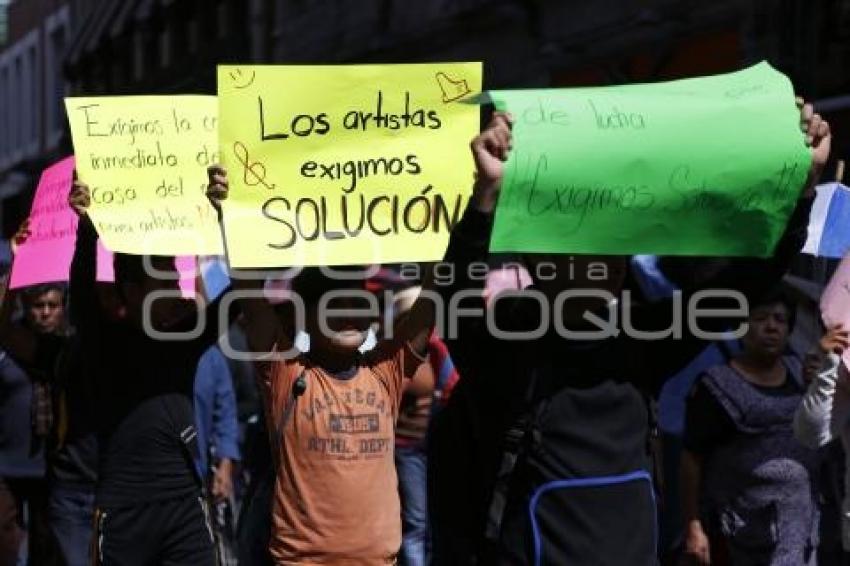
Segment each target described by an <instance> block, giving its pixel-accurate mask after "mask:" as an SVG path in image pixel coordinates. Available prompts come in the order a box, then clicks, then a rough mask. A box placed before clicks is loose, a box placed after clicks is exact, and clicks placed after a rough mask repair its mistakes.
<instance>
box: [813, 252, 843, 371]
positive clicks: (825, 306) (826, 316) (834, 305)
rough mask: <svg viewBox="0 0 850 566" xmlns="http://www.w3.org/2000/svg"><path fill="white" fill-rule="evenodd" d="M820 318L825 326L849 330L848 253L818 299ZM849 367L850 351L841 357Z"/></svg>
mask: <svg viewBox="0 0 850 566" xmlns="http://www.w3.org/2000/svg"><path fill="white" fill-rule="evenodd" d="M820 310H821V316H822V317H823V323H824V324H825V325H826V326H833V325H835V324H842V325H843V326H844V328H845V329H847V330H850V253H848V254H847V255H845V256H844V258H843V259H842V260H841V263H839V264H838V269H836V270H835V273H834V274H833V276H832V279H830V280H829V283H828V284H827V286H826V288H825V289H824V290H823V294H822V295H821V299H820ZM842 359H843V360H844V364H845V365H847V366H848V367H850V349H848V350H845V351H844V355H843V356H842Z"/></svg>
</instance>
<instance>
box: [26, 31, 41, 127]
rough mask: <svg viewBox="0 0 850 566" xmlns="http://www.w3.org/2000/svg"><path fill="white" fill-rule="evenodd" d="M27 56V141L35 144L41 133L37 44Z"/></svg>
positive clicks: (32, 46)
mask: <svg viewBox="0 0 850 566" xmlns="http://www.w3.org/2000/svg"><path fill="white" fill-rule="evenodd" d="M27 57H28V58H29V64H28V65H27V66H28V68H29V69H28V70H29V93H28V95H29V111H30V112H29V116H28V122H29V123H28V124H27V130H28V131H27V136H26V137H27V143H28V144H33V143H38V141H39V135H38V133H39V132H38V122H39V120H38V118H39V115H40V114H41V104H40V103H41V96H40V94H41V93H40V92H39V91H40V90H41V89H40V88H39V79H40V75H39V72H38V71H39V65H38V55H37V53H36V46H35V45H31V46H30V48H29V50H28V52H27Z"/></svg>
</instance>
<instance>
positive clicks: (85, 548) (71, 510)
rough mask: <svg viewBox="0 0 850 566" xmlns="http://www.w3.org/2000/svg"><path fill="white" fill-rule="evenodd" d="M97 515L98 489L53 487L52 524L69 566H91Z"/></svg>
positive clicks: (50, 512)
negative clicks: (93, 532)
mask: <svg viewBox="0 0 850 566" xmlns="http://www.w3.org/2000/svg"><path fill="white" fill-rule="evenodd" d="M93 515H94V487H92V488H91V489H85V488H81V487H69V486H59V485H54V486H52V487H51V489H50V501H49V503H48V522H49V524H50V530H51V531H53V536H54V537H55V539H56V542H57V544H58V546H59V551H60V553H61V554H62V557H63V558H64V560H65V564H66V565H67V566H88V565H90V564H91V556H90V549H91V548H90V547H91V537H92V517H93Z"/></svg>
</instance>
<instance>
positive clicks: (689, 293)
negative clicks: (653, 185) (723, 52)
mask: <svg viewBox="0 0 850 566" xmlns="http://www.w3.org/2000/svg"><path fill="white" fill-rule="evenodd" d="M800 128H801V130H802V132H803V136H804V138H805V143H806V144H807V145H808V146H809V147H810V148H811V155H812V157H811V165H810V168H809V173H808V176H807V178H806V182H805V183H804V185H803V186H802V187H801V188H800V191H801V192H800V198H799V199H798V201H797V205H796V207H795V208H794V211H793V212H792V214H791V217H790V218H789V220H788V224H787V225H786V227H785V231H784V232H783V234H782V237H781V238H780V239H779V242H778V243H777V245H776V248H775V250H774V254H773V256H772V257H769V258H732V259H729V260H728V261H726V262H724V264H723V267H722V268H721V269H718V270H713V272H712V273H710V274H709V275H708V276H707V277H705V278H703V279H701V280H695V281H690V282H688V283H687V284H685V285H684V286H683V288H682V304H683V305H685V306H687V305H688V304H689V302H690V300H691V298H692V297H693V296H694V295H695V294H696V293H698V292H701V291H715V290H716V291H719V292H723V293H728V295H727V296H726V297H716V296H715V297H711V298H705V299H704V300H701V301H699V303H698V306H699V308H701V309H713V310H714V311H715V312H717V313H721V312H722V311H723V310H724V309H731V310H732V311H734V310H736V309H738V308H740V302H739V301H737V300H734V298H733V297H732V296H731V293H732V292H735V293H739V294H740V295H743V297H744V298H745V299H746V300H747V302H748V303H749V302H750V301H752V300H753V299H756V298H758V297H759V296H761V295H763V294H764V293H766V292H767V291H769V290H770V289H771V288H773V287H775V286H776V285H778V284H779V283H780V281H781V279H782V277H783V275H784V274H785V273H786V272H787V271H788V268H789V266H790V265H791V262H792V260H793V259H794V257H795V256H796V255H797V253H799V251H800V249H801V248H802V246H803V243H804V242H805V240H806V235H807V229H808V223H809V212H810V210H811V207H812V201H813V199H812V195H813V194H814V187H815V186H816V185H817V182H818V180H819V179H820V175H821V173H822V172H823V168H824V165H825V164H826V162H827V160H828V159H829V151H830V146H831V139H832V134H831V132H830V128H829V124H828V123H827V122H826V121H825V120H823V119H822V118H821V117H820V115H818V114H816V113H814V112H813V110H812V106H811V105H810V104H805V105H802V108H801V110H800ZM709 261H716V260H709ZM674 307H675V305H674V303H673V301H672V300H668V301H662V302H660V303H657V304H654V305H652V306H651V307H649V308H644V309H642V310H640V311H638V312H637V313H636V316H635V320H636V321H637V324H636V325H635V327H636V328H640V329H642V330H650V331H651V330H659V329H666V328H669V326H670V322H671V319H672V317H673V316H674V313H673V311H674ZM739 322H740V317H738V318H735V316H734V315H729V314H726V315H725V316H718V317H711V318H700V320H699V329H700V330H702V331H703V333H704V332H709V333H720V332H723V331H724V330H728V329H731V328H732V327H733V326H734V325H736V324H737V323H739ZM683 326H684V328H683V336H682V337H681V338H671V339H669V340H654V341H647V342H642V343H641V344H640V348H641V350H642V352H643V354H645V355H643V356H642V359H644V360H646V364H645V366H644V369H645V371H644V372H643V375H644V376H645V378H646V380H647V381H648V382H649V383H647V385H648V386H649V387H650V388H651V389H655V388H657V387H659V386H660V383H661V382H663V380H664V379H666V378H668V377H670V376H672V375H673V374H674V373H675V372H676V371H678V370H679V369H681V368H682V367H683V366H684V365H686V364H687V363H688V362H689V361H690V360H691V359H693V357H694V356H695V355H697V354H698V353H699V352H700V351H701V350H702V349H703V348H705V346H706V345H707V344H708V342H707V341H706V340H705V339H704V338H703V337H701V336H697V335H695V334H696V333H694V332H692V330H693V329H692V328H691V325H690V324H687V325H683ZM700 334H702V333H700Z"/></svg>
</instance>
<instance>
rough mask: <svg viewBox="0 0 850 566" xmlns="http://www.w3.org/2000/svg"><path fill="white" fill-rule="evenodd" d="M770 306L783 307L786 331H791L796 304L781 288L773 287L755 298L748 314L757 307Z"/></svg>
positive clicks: (795, 313)
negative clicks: (785, 314)
mask: <svg viewBox="0 0 850 566" xmlns="http://www.w3.org/2000/svg"><path fill="white" fill-rule="evenodd" d="M771 305H782V306H784V307H785V310H786V311H788V331H789V332H791V331H793V330H794V325H795V324H796V323H797V302H796V301H795V300H794V299H793V298H792V297H791V295H789V294H788V293H786V292H785V290H784V289H782V287H774V288H772V289H770V290H768V291H767V292H766V293H763V294H762V295H760V296H758V297H756V298H755V299H754V300H753V301H752V302H751V303H750V312H752V311H753V310H754V309H757V308H758V307H768V306H771Z"/></svg>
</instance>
